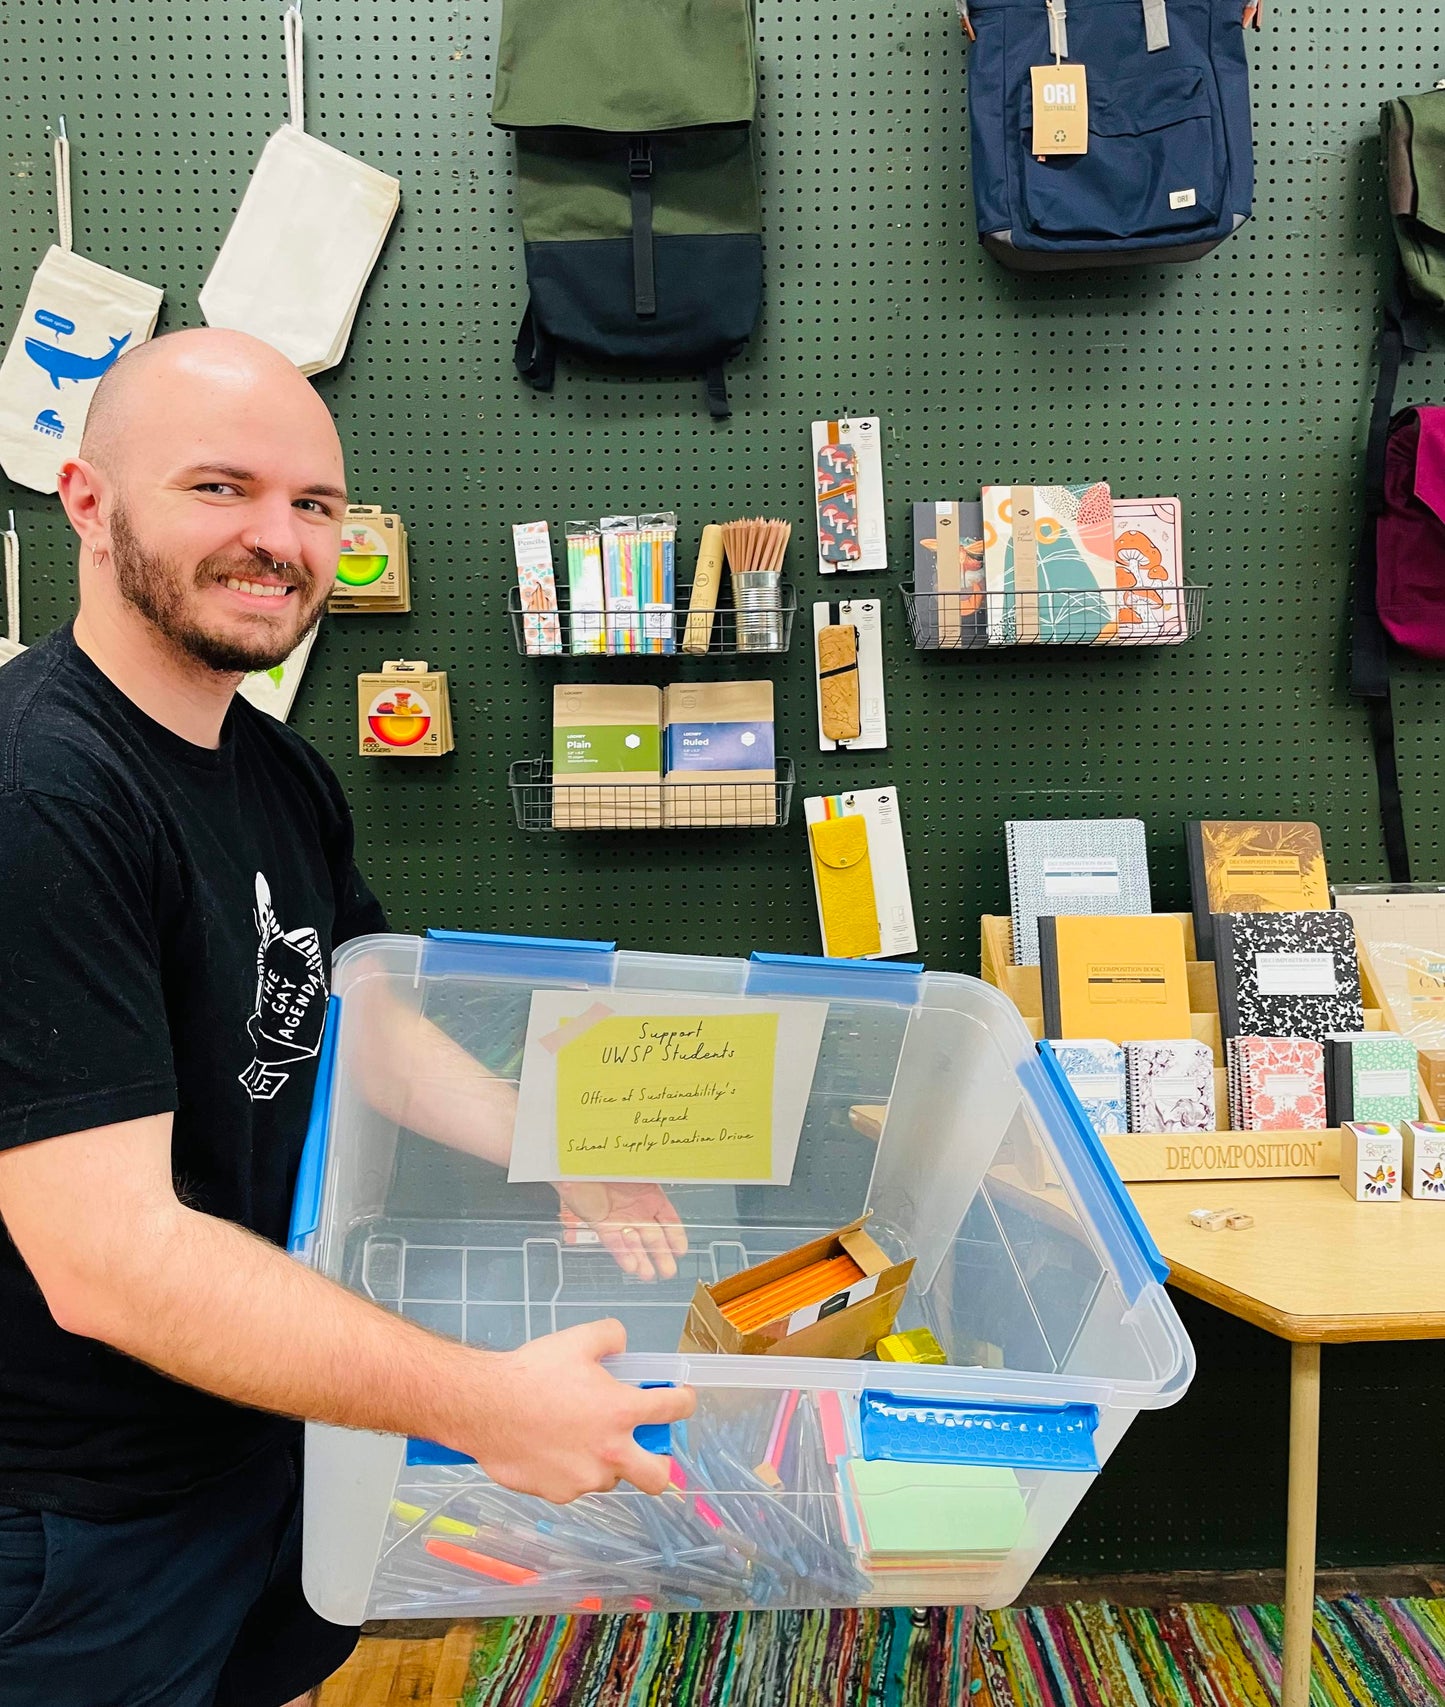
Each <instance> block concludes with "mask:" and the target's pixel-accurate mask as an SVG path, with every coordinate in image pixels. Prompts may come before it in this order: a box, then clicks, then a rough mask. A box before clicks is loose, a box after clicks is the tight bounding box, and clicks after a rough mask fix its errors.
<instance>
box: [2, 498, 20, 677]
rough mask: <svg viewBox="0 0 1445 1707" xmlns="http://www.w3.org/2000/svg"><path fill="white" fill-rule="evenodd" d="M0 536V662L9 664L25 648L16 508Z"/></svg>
mask: <svg viewBox="0 0 1445 1707" xmlns="http://www.w3.org/2000/svg"><path fill="white" fill-rule="evenodd" d="M0 537H3V539H4V542H5V636H4V638H3V639H0V664H8V663H9V662H10V660H11V659H12V658H18V657H19V656H20V654H21V653H22V652H23V651H24V650H25V648H24V647H23V646H22V645H21V644H20V535H19V534H18V533H16V531H15V512H14V510H12V511H11V512H10V526H9V527H8V528H6V530H5V532H4V534H3V536H0Z"/></svg>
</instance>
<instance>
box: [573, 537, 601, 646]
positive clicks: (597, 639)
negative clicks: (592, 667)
mask: <svg viewBox="0 0 1445 1707" xmlns="http://www.w3.org/2000/svg"><path fill="white" fill-rule="evenodd" d="M567 604H568V612H567V629H568V638H569V641H570V649H571V651H572V652H573V653H574V654H575V653H582V652H605V651H606V650H607V614H606V612H607V601H606V596H605V593H604V591H603V585H602V540H601V535H600V534H599V533H598V531H597V523H596V522H568V523H567Z"/></svg>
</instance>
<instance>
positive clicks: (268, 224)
mask: <svg viewBox="0 0 1445 1707" xmlns="http://www.w3.org/2000/svg"><path fill="white" fill-rule="evenodd" d="M285 26H286V84H287V89H288V93H289V97H290V106H291V122H290V123H289V124H284V125H282V126H281V128H280V130H278V131H277V132H276V133H275V135H274V136H272V137H271V139H270V140H269V141H268V142H267V144H266V146H265V147H264V148H263V149H262V150H261V158H260V159H259V160H258V161H257V162H256V170H255V171H254V172H253V173H252V174H251V182H250V184H249V185H248V186H247V188H246V194H245V195H244V196H243V197H242V200H241V205H240V207H239V209H237V212H236V217H235V219H234V220H233V221H232V222H231V229H230V231H229V232H227V234H226V240H225V242H224V243H223V244H222V245H221V252H220V254H219V255H217V257H216V260H215V264H214V265H213V266H212V268H211V273H210V277H209V278H208V279H207V280H206V282H205V285H204V286H203V287H202V289H201V296H200V303H201V312H202V314H204V315H205V317H206V323H207V324H208V325H210V326H228V327H231V328H232V329H233V330H235V331H238V332H250V333H252V334H253V335H254V336H255V337H257V338H263V339H265V341H266V342H267V343H268V344H271V345H274V347H275V348H276V349H278V350H280V351H281V353H282V355H284V356H288V357H289V358H290V359H291V360H292V361H293V362H295V364H296V365H297V367H299V368H300V369H301V371H302V373H323V372H324V371H325V370H326V369H327V368H330V367H335V366H336V364H337V362H339V361H340V360H341V358H342V356H344V355H345V354H346V346H347V343H348V341H349V339H350V337H351V327H352V323H353V322H354V321H355V319H356V310H357V308H358V307H359V306H360V303H361V293H362V292H363V291H364V290H365V289H366V281H367V280H368V279H369V278H370V277H371V273H372V269H373V268H374V267H375V265H376V263H377V259H378V257H379V256H380V254H381V247H382V244H383V243H385V241H386V234H387V232H388V231H389V230H390V229H391V222H392V220H393V219H395V217H396V210H397V207H398V205H399V203H400V200H401V186H400V184H399V183H398V181H397V180H396V179H395V178H391V177H388V176H387V174H386V173H385V172H378V171H377V169H376V168H375V167H374V166H368V165H366V164H365V162H364V161H361V160H353V159H352V157H351V156H350V155H349V154H343V153H342V152H341V150H340V149H339V148H332V147H331V146H330V144H328V143H325V142H322V141H321V139H320V138H319V137H315V136H308V135H307V134H306V108H305V92H304V63H303V48H302V30H301V12H300V9H299V7H297V6H294V5H293V6H291V7H290V8H289V9H288V10H287V13H286V19H285Z"/></svg>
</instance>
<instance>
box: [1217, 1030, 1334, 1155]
mask: <svg viewBox="0 0 1445 1707" xmlns="http://www.w3.org/2000/svg"><path fill="white" fill-rule="evenodd" d="M1228 1048H1229V1124H1230V1125H1231V1126H1232V1127H1233V1128H1234V1130H1235V1131H1236V1132H1320V1131H1323V1130H1324V1129H1325V1127H1326V1125H1327V1124H1328V1113H1327V1110H1326V1106H1325V1057H1324V1049H1323V1047H1322V1046H1321V1045H1320V1044H1319V1043H1317V1042H1316V1041H1315V1040H1314V1039H1313V1038H1312V1037H1231V1038H1230V1040H1229V1045H1228Z"/></svg>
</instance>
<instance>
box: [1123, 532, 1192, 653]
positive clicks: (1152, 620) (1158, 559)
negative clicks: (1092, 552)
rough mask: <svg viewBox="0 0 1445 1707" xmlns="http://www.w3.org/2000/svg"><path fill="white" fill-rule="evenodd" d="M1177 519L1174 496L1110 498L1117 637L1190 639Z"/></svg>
mask: <svg viewBox="0 0 1445 1707" xmlns="http://www.w3.org/2000/svg"><path fill="white" fill-rule="evenodd" d="M1180 518H1181V510H1180V504H1179V500H1178V499H1177V498H1116V499H1115V500H1114V577H1115V584H1116V586H1117V587H1118V589H1119V591H1118V596H1117V598H1116V600H1115V604H1114V621H1115V624H1116V627H1117V633H1118V638H1119V639H1120V640H1128V641H1132V642H1133V643H1134V644H1136V645H1138V644H1147V645H1152V646H1171V645H1176V646H1177V645H1178V644H1179V642H1180V641H1181V640H1184V639H1186V638H1187V637H1188V626H1187V623H1186V621H1185V610H1184V551H1183V524H1182V521H1181V519H1180Z"/></svg>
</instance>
